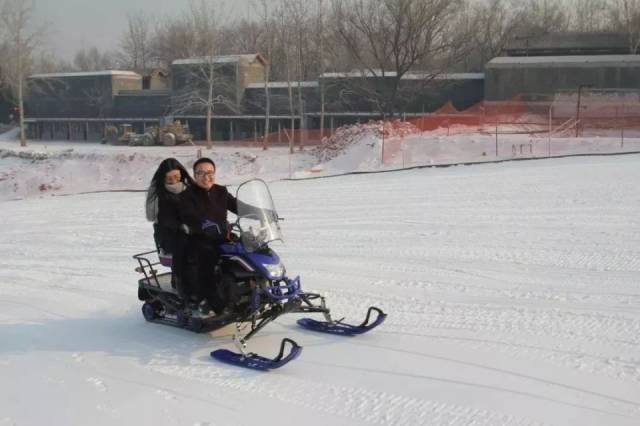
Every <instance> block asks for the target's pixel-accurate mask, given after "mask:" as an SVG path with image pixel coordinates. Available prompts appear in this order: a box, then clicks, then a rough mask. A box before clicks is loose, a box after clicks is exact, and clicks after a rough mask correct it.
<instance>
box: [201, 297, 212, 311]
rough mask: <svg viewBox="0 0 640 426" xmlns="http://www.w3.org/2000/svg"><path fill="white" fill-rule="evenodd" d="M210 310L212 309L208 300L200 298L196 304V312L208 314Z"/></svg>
mask: <svg viewBox="0 0 640 426" xmlns="http://www.w3.org/2000/svg"><path fill="white" fill-rule="evenodd" d="M212 311H213V309H212V308H211V305H210V304H209V301H208V300H207V299H202V300H201V301H200V303H199V304H198V312H200V313H201V314H202V315H209V314H211V313H212Z"/></svg>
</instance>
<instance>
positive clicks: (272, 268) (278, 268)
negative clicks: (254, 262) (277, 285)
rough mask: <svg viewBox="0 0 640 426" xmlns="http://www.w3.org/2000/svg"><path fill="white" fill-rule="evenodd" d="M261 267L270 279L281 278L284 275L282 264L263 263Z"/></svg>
mask: <svg viewBox="0 0 640 426" xmlns="http://www.w3.org/2000/svg"><path fill="white" fill-rule="evenodd" d="M262 266H264V268H265V269H266V270H267V271H268V272H269V275H271V276H272V277H281V276H283V275H284V265H283V264H282V263H263V264H262Z"/></svg>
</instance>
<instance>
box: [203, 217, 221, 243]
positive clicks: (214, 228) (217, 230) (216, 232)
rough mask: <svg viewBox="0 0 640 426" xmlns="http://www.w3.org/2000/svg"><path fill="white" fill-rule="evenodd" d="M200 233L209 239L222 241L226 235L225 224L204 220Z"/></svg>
mask: <svg viewBox="0 0 640 426" xmlns="http://www.w3.org/2000/svg"><path fill="white" fill-rule="evenodd" d="M201 230H202V234H203V235H204V236H205V237H206V238H207V239H209V240H213V241H223V240H224V239H225V238H226V235H227V226H226V224H220V223H216V222H213V221H211V220H205V221H204V222H203V223H202V226H201Z"/></svg>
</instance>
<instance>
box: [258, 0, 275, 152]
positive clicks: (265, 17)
mask: <svg viewBox="0 0 640 426" xmlns="http://www.w3.org/2000/svg"><path fill="white" fill-rule="evenodd" d="M260 6H261V7H260V10H261V14H262V16H261V21H262V22H261V23H262V31H261V35H260V37H259V38H258V39H257V40H259V42H260V44H261V45H262V47H263V49H264V50H263V51H264V52H265V54H266V56H267V58H266V59H267V63H266V64H265V66H264V98H265V106H264V133H263V137H262V149H265V150H266V149H267V148H268V147H269V129H270V119H271V96H270V93H269V81H270V79H271V63H272V62H273V45H274V43H275V40H274V39H275V31H274V30H273V25H272V24H273V19H272V16H271V10H270V9H269V3H267V0H261V3H260Z"/></svg>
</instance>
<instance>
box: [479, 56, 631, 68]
mask: <svg viewBox="0 0 640 426" xmlns="http://www.w3.org/2000/svg"><path fill="white" fill-rule="evenodd" d="M576 66H579V67H640V55H589V56H500V57H497V58H493V59H492V60H491V61H489V62H488V63H487V68H532V67H536V68H548V67H576Z"/></svg>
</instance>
